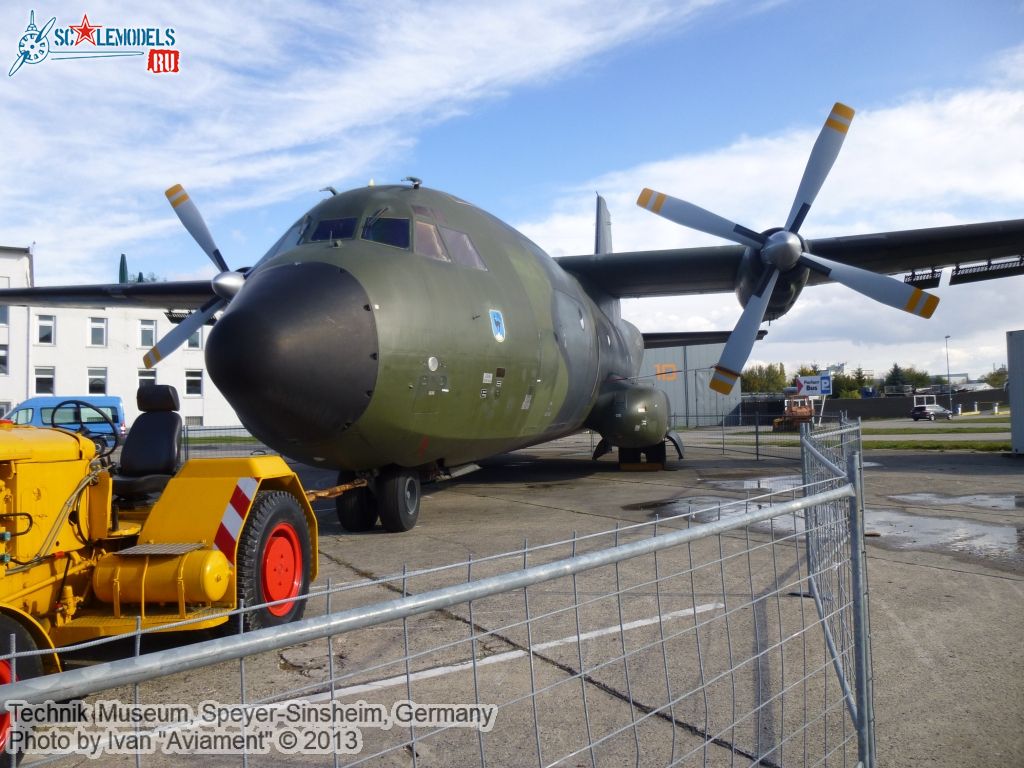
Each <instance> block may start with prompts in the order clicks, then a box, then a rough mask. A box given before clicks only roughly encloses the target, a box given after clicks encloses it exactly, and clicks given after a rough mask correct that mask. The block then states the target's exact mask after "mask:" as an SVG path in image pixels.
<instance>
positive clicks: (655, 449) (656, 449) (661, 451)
mask: <svg viewBox="0 0 1024 768" xmlns="http://www.w3.org/2000/svg"><path fill="white" fill-rule="evenodd" d="M644 455H645V456H647V462H648V463H649V464H661V465H662V466H664V464H665V459H666V452H665V442H664V441H662V442H660V443H658V444H657V445H651V446H648V447H647V448H644Z"/></svg>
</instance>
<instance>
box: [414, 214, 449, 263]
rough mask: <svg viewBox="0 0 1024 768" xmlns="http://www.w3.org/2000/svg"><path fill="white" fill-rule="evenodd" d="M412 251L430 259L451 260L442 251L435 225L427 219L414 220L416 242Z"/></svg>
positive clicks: (442, 246)
mask: <svg viewBox="0 0 1024 768" xmlns="http://www.w3.org/2000/svg"><path fill="white" fill-rule="evenodd" d="M413 251H414V252H415V253H417V254H419V255H420V256H426V257H427V258H430V259H437V260H438V261H447V262H450V261H451V259H449V258H448V254H447V253H445V251H444V244H443V243H442V242H441V236H440V235H439V234H438V233H437V227H435V226H434V225H433V224H431V223H430V222H429V221H420V220H419V219H417V220H416V243H415V246H414V247H413Z"/></svg>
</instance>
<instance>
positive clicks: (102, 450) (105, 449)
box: [50, 400, 121, 459]
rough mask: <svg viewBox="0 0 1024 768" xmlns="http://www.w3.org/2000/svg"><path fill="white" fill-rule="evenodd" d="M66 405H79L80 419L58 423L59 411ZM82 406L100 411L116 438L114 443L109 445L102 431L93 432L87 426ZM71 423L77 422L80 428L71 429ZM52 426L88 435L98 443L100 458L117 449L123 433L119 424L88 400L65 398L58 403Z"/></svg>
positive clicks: (97, 455)
mask: <svg viewBox="0 0 1024 768" xmlns="http://www.w3.org/2000/svg"><path fill="white" fill-rule="evenodd" d="M66 405H74V406H77V407H78V419H77V420H76V421H72V422H65V423H63V424H57V423H56V418H57V413H58V412H59V411H60V409H61V408H63V407H64V406H66ZM82 408H88V409H89V410H90V411H93V412H95V413H98V414H99V416H100V418H101V419H103V421H105V422H106V423H107V425H108V426H109V427H110V434H111V437H113V438H114V443H113V445H107V441H106V439H105V438H104V436H103V434H102V433H100V432H93V431H91V430H90V429H89V427H87V426H86V424H85V420H84V419H82ZM69 424H77V425H78V429H70V428H69V426H68V425H69ZM50 426H51V427H53V428H54V429H63V430H66V431H69V432H77V433H78V434H80V435H84V436H85V437H88V438H89V439H90V440H92V441H93V443H95V444H96V457H97V458H99V459H105V458H107V457H108V456H109V455H110V454H112V453H113V452H114V451H115V450H117V446H119V445H120V444H121V433H120V431H119V430H118V428H117V425H116V424H114V422H113V420H112V419H111V418H110V417H109V416H108V415H107V414H105V413H104V412H103V411H102V410H100V409H99V408H97V407H96V406H95V405H93V404H92V403H88V402H86V401H85V400H64V401H62V402H60V403H57V405H56V406H55V407H54V409H53V411H52V412H51V413H50Z"/></svg>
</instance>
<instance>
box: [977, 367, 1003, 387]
mask: <svg viewBox="0 0 1024 768" xmlns="http://www.w3.org/2000/svg"><path fill="white" fill-rule="evenodd" d="M1008 377H1009V372H1008V371H1007V370H1006V366H1005V365H1002V366H1000V367H999V368H996V370H994V371H989V372H988V373H986V374H985V375H984V376H982V377H981V380H982V381H984V382H985V383H986V384H988V385H989V386H990V387H992V389H1002V388H1003V387H1004V386H1006V379H1007V378H1008Z"/></svg>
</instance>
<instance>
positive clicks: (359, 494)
mask: <svg viewBox="0 0 1024 768" xmlns="http://www.w3.org/2000/svg"><path fill="white" fill-rule="evenodd" d="M334 505H335V509H336V510H337V512H338V523H339V524H340V525H341V527H342V528H344V529H345V530H346V531H349V532H350V533H363V532H364V531H370V530H373V527H374V526H375V525H377V501H376V499H375V498H374V497H373V493H372V492H371V491H370V489H369V488H356V489H355V490H353V491H347V492H345V493H343V494H341V496H339V497H338V498H337V499H335V501H334Z"/></svg>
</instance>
